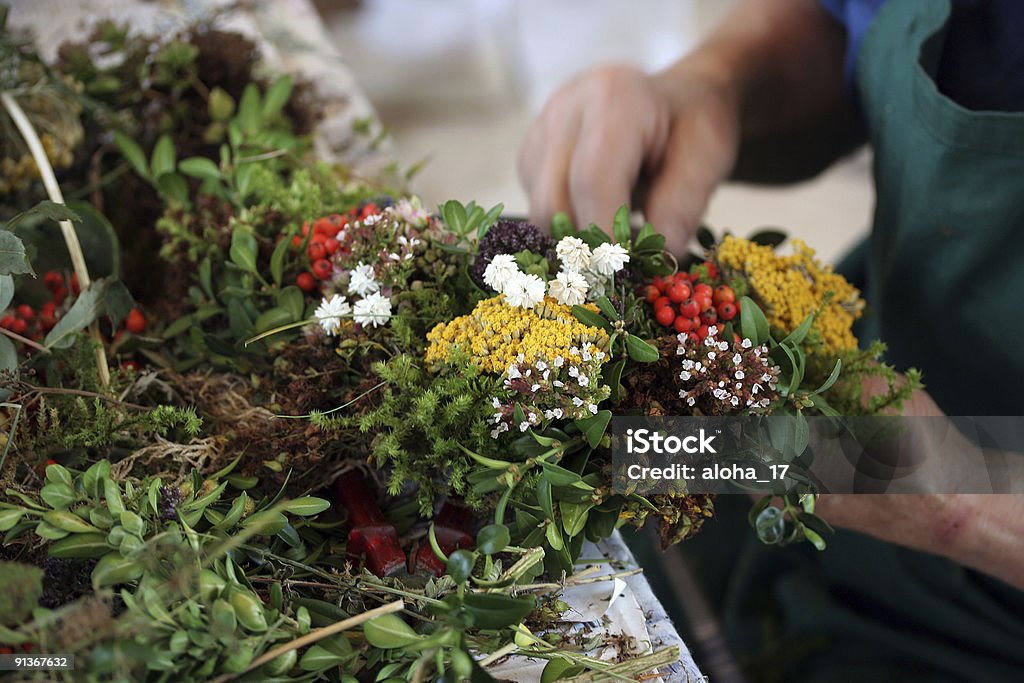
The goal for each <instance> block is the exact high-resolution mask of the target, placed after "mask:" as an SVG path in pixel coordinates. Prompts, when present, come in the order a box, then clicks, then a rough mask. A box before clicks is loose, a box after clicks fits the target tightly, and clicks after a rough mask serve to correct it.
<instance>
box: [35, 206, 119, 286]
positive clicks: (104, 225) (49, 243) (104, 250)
mask: <svg viewBox="0 0 1024 683" xmlns="http://www.w3.org/2000/svg"><path fill="white" fill-rule="evenodd" d="M54 206H55V207H56V206H59V205H57V204H54ZM61 208H65V207H61ZM67 208H69V209H70V210H71V212H72V213H74V214H75V216H76V222H75V225H74V230H75V234H76V235H77V237H78V242H79V244H81V246H82V253H83V254H84V255H85V263H86V265H87V266H88V268H89V274H90V275H91V276H92V279H93V280H100V279H102V278H104V277H109V276H111V275H117V274H118V273H119V272H120V269H121V247H120V244H119V242H118V239H117V234H116V233H115V232H114V228H113V226H112V225H111V224H110V221H109V220H107V218H106V216H104V215H103V214H101V213H100V212H99V211H97V210H96V209H95V208H93V206H92V205H91V204H89V203H88V202H84V201H73V202H69V204H68V207H67ZM51 213H53V212H51V211H46V212H43V213H41V214H40V213H37V214H36V216H35V217H34V218H31V219H29V220H26V221H24V222H23V223H21V224H19V225H18V227H17V228H16V229H15V232H16V233H17V235H18V237H20V238H21V239H22V241H23V242H24V243H25V250H26V251H27V252H28V253H29V254H33V256H32V268H33V269H34V270H35V271H37V272H41V273H45V272H46V271H49V270H71V269H72V268H73V264H72V263H71V256H70V255H69V254H68V251H67V249H66V248H65V247H64V246H63V245H64V235H63V232H62V230H61V226H60V225H59V224H58V222H57V221H56V220H51V219H50V215H49V214H51ZM44 214H45V215H44ZM54 245H59V246H58V247H57V248H56V249H55V248H54ZM18 290H19V295H20V298H21V299H24V300H27V301H33V300H35V301H38V300H44V299H48V298H49V297H50V293H49V292H48V291H46V288H45V287H43V284H42V282H41V281H39V280H28V279H22V281H21V282H19V283H18Z"/></svg>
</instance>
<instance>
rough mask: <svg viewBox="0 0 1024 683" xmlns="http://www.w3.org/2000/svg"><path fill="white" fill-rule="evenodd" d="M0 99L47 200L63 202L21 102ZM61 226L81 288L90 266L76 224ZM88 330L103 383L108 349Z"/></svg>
mask: <svg viewBox="0 0 1024 683" xmlns="http://www.w3.org/2000/svg"><path fill="white" fill-rule="evenodd" d="M0 101H2V102H3V105H4V108H5V109H7V113H8V114H10V116H11V120H12V121H14V125H15V126H17V127H18V132H20V133H21V136H22V137H23V138H24V139H25V144H26V145H28V148H29V151H30V152H32V158H33V159H34V160H35V162H36V166H37V167H38V168H39V176H40V178H42V180H43V186H44V187H46V193H47V194H48V195H49V197H50V201H52V202H53V203H54V204H64V195H63V194H62V193H61V191H60V185H58V184H57V177H56V176H55V175H54V173H53V166H51V165H50V160H49V159H48V158H47V157H46V150H44V149H43V143H42V142H41V141H40V140H39V135H38V134H36V129H35V128H34V127H33V126H32V122H31V121H29V120H28V117H27V116H25V112H24V111H23V110H22V108H21V105H20V104H18V102H17V100H15V99H14V98H13V97H11V95H10V93H7V92H3V93H0ZM60 230H61V233H63V235H64V242H65V243H66V244H67V247H68V254H70V255H71V265H72V266H74V269H75V275H77V276H78V285H79V287H81V289H82V290H84V289H86V288H87V287H88V286H89V284H90V283H91V282H92V280H91V279H90V278H89V267H88V266H87V265H86V263H85V254H84V253H82V244H81V243H80V242H79V241H78V234H77V233H75V227H74V226H73V225H71V221H66V220H65V221H60ZM89 334H90V336H92V338H93V340H94V341H96V342H97V343H98V344H99V346H98V347H97V349H96V367H97V369H98V370H99V373H100V383H101V384H102V385H103V386H104V387H106V386H107V385H109V384H110V367H109V366H108V365H107V353H106V350H105V349H104V347H103V340H102V339H101V337H100V327H99V324H98V323H96V322H93V323H92V324H91V325H90V326H89Z"/></svg>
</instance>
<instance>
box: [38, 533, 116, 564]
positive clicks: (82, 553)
mask: <svg viewBox="0 0 1024 683" xmlns="http://www.w3.org/2000/svg"><path fill="white" fill-rule="evenodd" d="M49 552H50V557H60V558H88V557H101V556H103V555H105V554H107V553H108V552H110V546H109V545H107V536H106V534H95V533H89V534H74V535H72V536H68V537H67V538H62V539H60V540H59V541H54V542H53V544H52V545H51V546H50V548H49Z"/></svg>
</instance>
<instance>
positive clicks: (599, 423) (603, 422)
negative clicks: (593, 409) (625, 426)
mask: <svg viewBox="0 0 1024 683" xmlns="http://www.w3.org/2000/svg"><path fill="white" fill-rule="evenodd" d="M611 419H612V411H610V410H600V411H598V413H597V414H596V415H593V416H591V417H587V418H583V419H582V420H576V422H575V425H576V426H577V427H579V430H580V431H581V432H583V436H585V437H586V438H587V443H588V444H590V447H591V448H597V446H598V444H600V443H601V438H602V437H603V436H604V432H605V430H606V429H607V428H608V423H609V422H610V421H611Z"/></svg>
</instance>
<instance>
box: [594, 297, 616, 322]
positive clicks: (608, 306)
mask: <svg viewBox="0 0 1024 683" xmlns="http://www.w3.org/2000/svg"><path fill="white" fill-rule="evenodd" d="M594 303H596V304H597V307H598V308H600V309H601V312H602V313H604V315H605V317H606V318H608V320H611V321H615V320H618V319H619V312H618V311H616V310H615V306H613V305H612V302H611V299H609V298H608V297H606V296H603V295H602V296H599V297H598V298H597V301H595V302H594Z"/></svg>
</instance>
